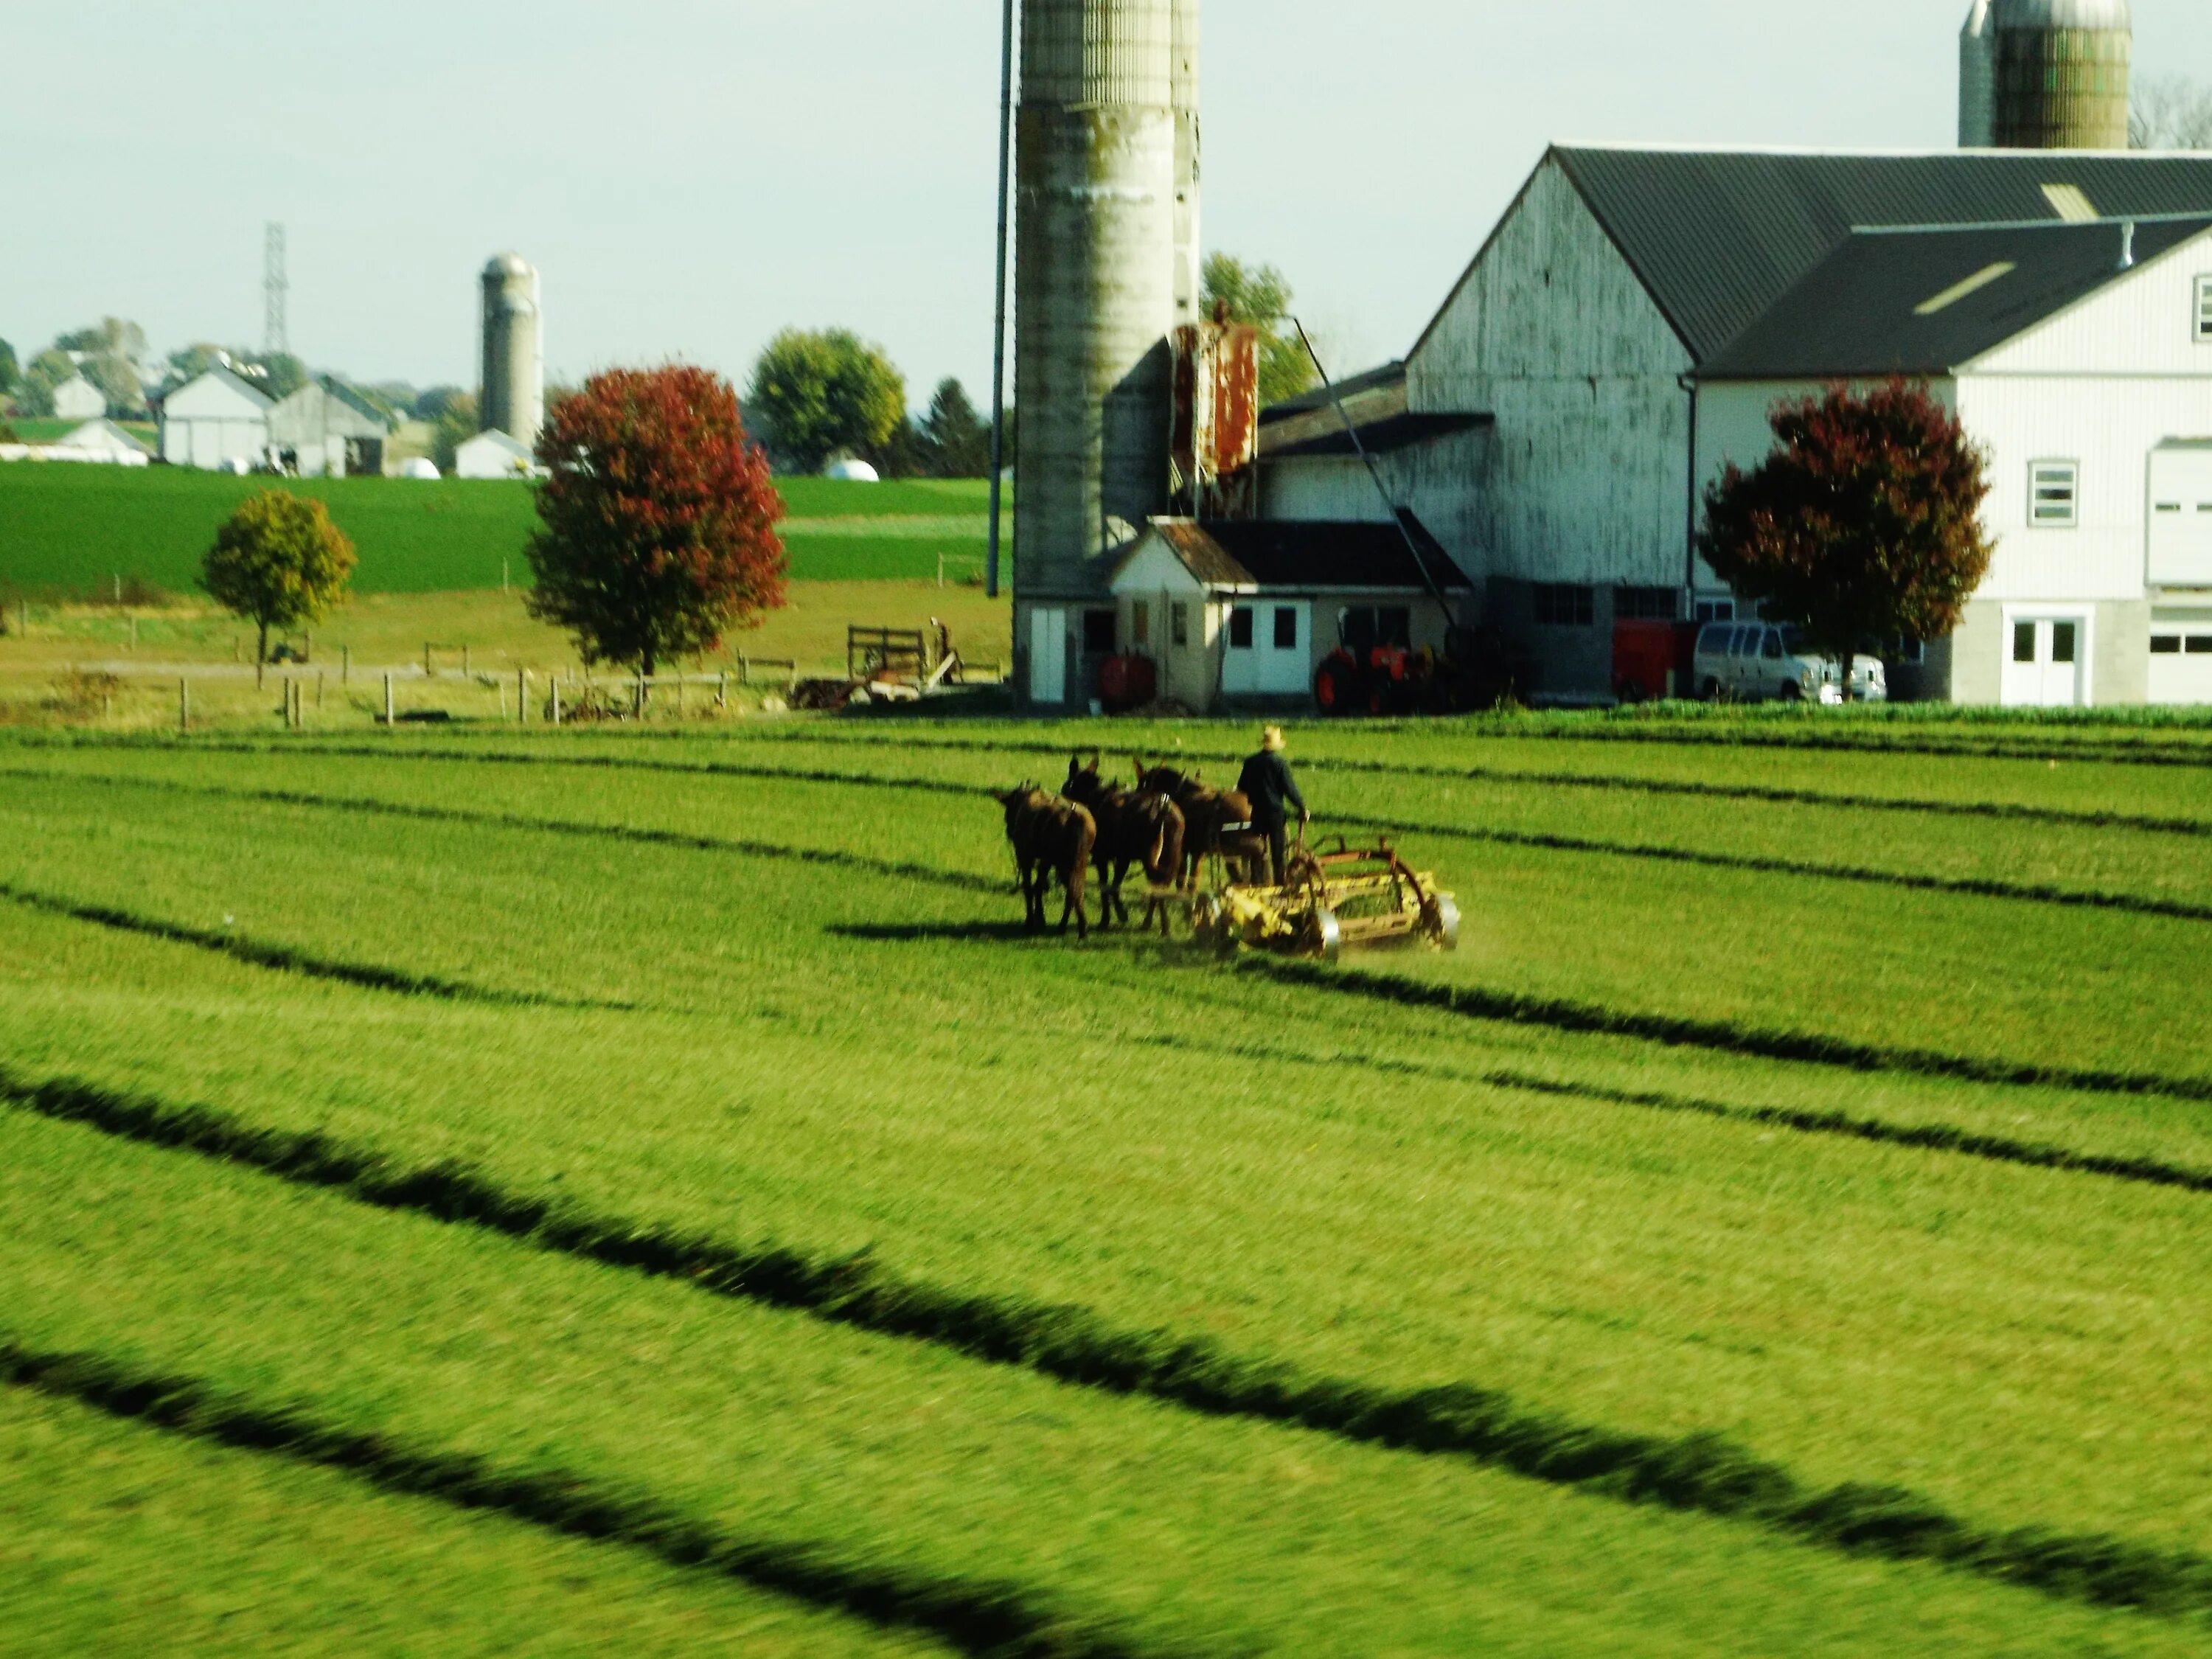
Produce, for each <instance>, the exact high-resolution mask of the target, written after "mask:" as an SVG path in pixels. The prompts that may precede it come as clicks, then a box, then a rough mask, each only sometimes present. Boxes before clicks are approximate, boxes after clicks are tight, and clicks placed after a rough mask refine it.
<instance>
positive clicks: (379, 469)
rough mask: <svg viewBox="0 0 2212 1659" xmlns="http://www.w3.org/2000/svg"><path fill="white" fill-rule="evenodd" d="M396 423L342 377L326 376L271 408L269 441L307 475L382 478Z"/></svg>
mask: <svg viewBox="0 0 2212 1659" xmlns="http://www.w3.org/2000/svg"><path fill="white" fill-rule="evenodd" d="M391 435H392V423H391V422H389V421H387V420H386V419H385V417H384V416H383V415H382V414H380V412H379V411H378V410H377V408H376V406H375V405H374V404H372V403H370V402H369V401H368V399H367V398H364V397H362V395H361V394H360V393H359V392H356V391H355V390H354V389H353V388H352V387H351V386H348V385H346V384H345V382H343V380H337V379H335V378H333V377H332V376H331V375H328V374H325V375H322V376H320V377H319V378H318V379H316V380H310V381H309V382H308V383H307V385H305V386H301V388H300V389H299V390H298V391H296V392H293V393H292V394H291V396H289V398H285V399H284V400H283V402H281V403H279V404H277V405H276V407H275V408H274V409H272V410H270V411H269V444H270V447H271V448H272V449H274V450H276V453H277V459H278V460H279V462H280V463H281V464H282V465H284V466H285V468H286V469H287V470H288V471H292V472H295V473H296V474H298V476H299V477H302V478H320V477H334V478H343V477H348V476H349V475H354V476H363V477H381V476H382V475H383V472H384V446H385V442H386V440H387V439H389V438H390V437H391Z"/></svg>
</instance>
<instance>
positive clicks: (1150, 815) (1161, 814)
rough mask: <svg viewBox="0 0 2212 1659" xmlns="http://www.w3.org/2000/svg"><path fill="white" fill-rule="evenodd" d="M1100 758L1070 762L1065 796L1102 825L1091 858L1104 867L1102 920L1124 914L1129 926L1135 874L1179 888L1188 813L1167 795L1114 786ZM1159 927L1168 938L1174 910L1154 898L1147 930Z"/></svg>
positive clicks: (1148, 909)
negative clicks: (1130, 883)
mask: <svg viewBox="0 0 2212 1659" xmlns="http://www.w3.org/2000/svg"><path fill="white" fill-rule="evenodd" d="M1098 765H1099V757H1097V755H1095V754H1094V755H1093V756H1091V764H1090V765H1088V766H1085V765H1084V764H1083V763H1082V762H1081V760H1080V759H1079V758H1071V759H1070V760H1069V761H1068V763H1067V782H1066V786H1065V787H1063V788H1062V789H1061V791H1060V793H1062V794H1064V795H1066V797H1067V799H1070V800H1072V801H1074V802H1075V803H1076V804H1077V805H1080V806H1083V807H1085V808H1086V809H1088V811H1090V813H1091V817H1092V818H1093V819H1094V820H1095V821H1096V822H1097V825H1098V845H1097V848H1095V849H1094V850H1093V852H1092V854H1091V858H1092V860H1093V861H1094V862H1095V863H1096V864H1097V868H1098V920H1099V924H1100V926H1102V927H1111V926H1113V922H1114V918H1115V915H1120V917H1121V925H1122V926H1123V927H1127V926H1128V924H1129V907H1128V905H1127V903H1125V902H1123V900H1122V897H1121V887H1122V884H1123V883H1125V882H1127V880H1128V878H1129V872H1130V871H1131V870H1132V869H1133V868H1136V867H1138V866H1142V867H1143V869H1144V872H1145V878H1146V884H1147V885H1149V886H1152V887H1173V886H1176V885H1178V884H1180V883H1181V881H1182V843H1183V830H1184V825H1183V816H1182V808H1181V807H1179V806H1177V805H1176V804H1175V803H1174V802H1173V801H1171V800H1170V799H1168V798H1167V797H1166V796H1165V795H1163V794H1159V793H1155V792H1152V791H1144V792H1139V793H1132V792H1131V791H1129V790H1127V789H1124V788H1122V787H1121V786H1120V785H1118V784H1115V783H1111V782H1109V781H1107V780H1106V779H1104V778H1103V777H1101V776H1100V775H1099V773H1098ZM1154 921H1158V923H1159V929H1160V936H1161V937H1162V938H1163V939H1164V938H1166V937H1167V934H1168V922H1169V917H1168V908H1167V906H1165V905H1164V904H1162V903H1161V902H1159V901H1158V899H1156V898H1152V897H1151V896H1147V897H1146V900H1145V919H1144V921H1143V922H1142V923H1141V924H1139V925H1140V926H1141V927H1144V928H1146V930H1149V929H1150V928H1151V927H1152V924H1153V922H1154Z"/></svg>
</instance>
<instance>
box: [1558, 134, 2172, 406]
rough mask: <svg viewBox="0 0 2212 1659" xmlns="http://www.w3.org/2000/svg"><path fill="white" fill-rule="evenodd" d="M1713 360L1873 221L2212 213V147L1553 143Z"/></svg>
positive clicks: (1687, 332)
mask: <svg viewBox="0 0 2212 1659" xmlns="http://www.w3.org/2000/svg"><path fill="white" fill-rule="evenodd" d="M1552 154H1553V158H1554V159H1556V160H1557V161H1558V162H1559V166H1560V167H1562V168H1563V169H1564V170H1565V173H1566V174H1567V176H1568V177H1569V178H1570V179H1571V180H1572V181H1573V182H1574V185H1575V186H1576V188H1577V190H1579V191H1581V193H1582V196H1583V200H1584V201H1586V202H1587V203H1588V204H1589V207H1590V210H1591V211H1592V212H1593V213H1594V214H1595V216H1597V219H1598V222H1600V223H1601V225H1603V226H1604V228H1605V230H1606V232H1607V234H1608V235H1610V236H1611V237H1612V238H1613V242H1614V243H1615V245H1616V246H1619V247H1620V251H1621V252H1622V253H1623V255H1625V256H1626V258H1627V260H1628V262H1629V264H1631V265H1632V266H1633V267H1634V268H1635V270H1636V272H1637V274H1638V276H1640V277H1641V278H1642V279H1643V282H1644V287H1645V288H1646V289H1649V290H1650V294H1651V296H1652V298H1653V300H1654V301H1656V302H1657V304H1658V306H1659V308H1660V309H1661V310H1662V312H1664V313H1666V315H1667V318H1668V321H1669V322H1670V323H1672V324H1673V325H1674V330H1675V331H1676V332H1677V333H1678V334H1680V336H1681V337H1682V341H1683V343H1684V344H1686V346H1687V347H1688V348H1689V349H1690V352H1691V355H1692V356H1693V357H1695V358H1696V359H1697V360H1698V361H1699V362H1701V363H1702V362H1705V361H1707V360H1708V359H1711V358H1712V357H1713V356H1716V355H1717V354H1718V353H1719V352H1720V350H1721V349H1722V348H1723V347H1724V346H1726V345H1727V344H1728V343H1729V342H1730V341H1732V340H1734V339H1735V337H1736V336H1738V335H1739V334H1741V333H1742V332H1743V331H1744V330H1746V329H1747V328H1749V327H1750V326H1751V325H1753V323H1755V322H1757V321H1758V320H1759V318H1761V317H1762V316H1764V315H1765V313H1767V312H1768V311H1769V310H1770V309H1771V307H1773V305H1774V303H1775V301H1778V300H1779V299H1780V298H1782V296H1783V295H1785V294H1787V293H1788V292H1789V291H1790V289H1792V288H1794V287H1795V286H1796V284H1797V283H1800V282H1802V280H1803V279H1804V278H1805V277H1806V276H1807V275H1808V273H1810V272H1811V271H1812V270H1813V269H1814V266H1816V265H1818V264H1820V263H1821V262H1822V261H1823V260H1824V259H1826V258H1827V257H1828V255H1829V254H1830V253H1832V252H1834V250H1835V249H1836V248H1837V247H1838V245H1840V244H1841V243H1842V242H1843V241H1844V239H1845V238H1846V237H1847V236H1849V235H1850V233H1851V231H1852V230H1853V229H1855V228H1861V227H1869V226H1877V225H1967V224H1995V223H2000V222H2016V221H2033V220H2039V221H2048V222H2053V223H2057V222H2063V221H2064V220H2066V219H2067V218H2069V217H2075V216H2081V213H2082V210H2083V209H2084V207H2086V209H2087V212H2088V213H2090V214H2093V215H2095V216H2103V217H2106V218H2124V217H2129V216H2143V217H2149V216H2156V215H2165V214H2190V213H2212V156H2204V155H2118V154H2112V153H2109V152H2105V151H2068V150H2021V151H1998V150H1962V151H1955V152H1945V153H1938V154H1931V155H1819V154H1810V153H1807V154H1797V153H1788V152H1773V151H1757V150H1690V149H1681V150H1675V149H1658V150H1654V149H1607V148H1599V147H1589V148H1579V147H1569V148H1561V149H1555V150H1553V152H1552Z"/></svg>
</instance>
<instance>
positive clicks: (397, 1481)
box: [0, 1331, 1194, 1659]
mask: <svg viewBox="0 0 2212 1659" xmlns="http://www.w3.org/2000/svg"><path fill="white" fill-rule="evenodd" d="M0 1383H7V1384H11V1385H13V1386H15V1387H17V1388H21V1389H30V1390H33V1391H34V1392H37V1393H39V1394H42V1395H47V1396H48V1397H50V1398H53V1399H58V1400H66V1401H72V1402H74V1403H76V1404H77V1405H81V1406H86V1407H91V1408H92V1409H94V1410H96V1411H100V1412H103V1413H106V1414H107V1415H108V1416H111V1417H114V1418H119V1419H125V1420H127V1421H131V1422H136V1423H143V1424H146V1425H151V1426H153V1427H155V1428H159V1429H165V1430H167V1431H171V1432H173V1433H177V1434H182V1435H187V1436H190V1437H192V1438H195V1439H199V1440H206V1441H210V1442H213V1443H216V1444H218V1445H222V1446H226V1447H229V1448H232V1449H237V1450H241V1451H251V1452H260V1453H264V1454H267V1455H275V1456H281V1457H286V1458H290V1459H293V1460H295V1461H296V1462H303V1463H311V1464H314V1465H317V1466H319V1467H321V1468H328V1469H335V1470H337V1471H340V1472H341V1473H343V1474H349V1475H351V1476H353V1477H355V1478H356V1479H357V1480H363V1481H366V1482H367V1483H368V1484H369V1485H371V1486H375V1487H378V1488H380V1490H383V1491H386V1492H396V1493H400V1494H403V1495H405V1496H408V1497H412V1498H431V1499H434V1500H436V1501H439V1502H442V1503H445V1504H452V1505H453V1506H455V1507H457V1508H460V1509H466V1510H484V1511H487V1512H491V1513H495V1514H499V1515H502V1516H507V1517H508V1518H510V1519H513V1520H516V1521H520V1522H526V1523H527V1524H529V1525H532V1526H534V1527H538V1528H544V1529H545V1530H546V1531H549V1532H554V1533H558V1534H562V1535H563V1536H566V1537H569V1538H576V1539H581V1540H583V1541H587V1542H591V1543H599V1544H617V1545H623V1546H627V1547H629V1548H632V1549H637V1550H642V1551H644V1552H646V1553H648V1554H651V1555H653V1556H656V1557H658V1558H659V1559H661V1560H663V1561H665V1562H667V1563H668V1564H669V1565H671V1566H675V1567H678V1568H682V1569H684V1570H685V1571H696V1572H706V1573H712V1574H714V1575H717V1576H719V1577H725V1578H730V1579H734V1580H737V1581H738V1582H740V1583H746V1584H750V1585H751V1586H753V1587H755V1588H757V1589H765V1590H769V1591H772V1592H774V1593H775V1594H777V1595H786V1596H789V1597H791V1598H792V1599H793V1600H794V1601H805V1602H808V1603H810V1604H811V1605H813V1606H816V1607H825V1608H829V1609H831V1610H834V1611H836V1612H839V1613H846V1614H848V1615H850V1616H852V1617H854V1618H857V1619H860V1620H866V1621H867V1622H868V1623H870V1624H873V1625H878V1626H888V1627H891V1628H896V1629H904V1630H911V1631H918V1632H926V1633H927V1634H928V1635H931V1636H933V1637H936V1638H939V1640H941V1641H943V1642H944V1643H945V1644H947V1645H948V1646H950V1647H951V1648H952V1649H953V1650H955V1651H957V1652H960V1653H969V1654H976V1655H988V1656H992V1659H998V1656H1001V1655H1004V1656H1019V1659H1146V1656H1147V1655H1158V1656H1160V1659H1168V1654H1169V1650H1165V1649H1164V1648H1161V1647H1159V1646H1158V1645H1147V1646H1143V1647H1140V1646H1139V1645H1138V1644H1135V1643H1134V1642H1133V1641H1132V1640H1130V1639H1129V1638H1127V1637H1126V1636H1125V1635H1123V1634H1121V1633H1120V1632H1118V1631H1117V1630H1116V1629H1115V1627H1114V1626H1113V1624H1112V1622H1111V1621H1110V1620H1107V1619H1105V1618H1104V1617H1103V1616H1099V1615H1093V1614H1088V1613H1078V1612H1075V1611H1073V1610H1071V1609H1066V1608H1062V1607H1055V1606H1054V1605H1053V1604H1052V1603H1051V1602H1050V1601H1048V1600H1047V1599H1046V1598H1045V1597H1043V1596H1042V1595H1039V1594H1037V1593H1036V1592H1035V1591H1033V1590H1031V1589H1028V1588H1026V1587H1024V1586H1022V1585H1019V1584H1015V1583H994V1582H989V1581H977V1580H965V1579H961V1578H957V1577H951V1576H944V1575H936V1574H931V1573H926V1572H921V1571H916V1570H915V1569H912V1568H904V1567H890V1566H884V1565H878V1564H875V1563H871V1562H866V1561H854V1560H852V1559H848V1558H846V1557H844V1556H842V1554H840V1553H838V1552H836V1551H834V1550H832V1549H830V1548H829V1547H825V1546H823V1545H821V1544H817V1543H814V1542H811V1541H805V1540H798V1539H776V1538H766V1537H750V1538H749V1537H744V1536H741V1535H738V1534H732V1533H729V1532H726V1531H724V1530H723V1529H721V1528H717V1527H715V1526H714V1525H713V1524H712V1523H710V1522H706V1521H702V1520H700V1519H698V1518H696V1516H690V1515H689V1514H686V1513H685V1512H684V1510H682V1509H680V1508H678V1507H677V1506H676V1505H674V1504H669V1503H666V1502H665V1501H663V1500H662V1499H659V1498H655V1497H653V1495H651V1494H650V1493H647V1492H635V1491H623V1490H620V1489H617V1488H614V1487H611V1486H606V1485H605V1484H603V1483H600V1482H597V1481H594V1480H590V1479H589V1478H587V1477H586V1476H583V1475H580V1474H571V1473H568V1472H567V1471H564V1470H560V1469H551V1468H543V1467H540V1468H532V1469H529V1470H526V1471H525V1470H517V1469H507V1468H500V1467H499V1466H498V1465H496V1464H495V1463H493V1462H490V1461H489V1460H488V1459H485V1458H483V1457H479V1456H477V1455H473V1454H470V1453H465V1452H457V1451H452V1450H447V1449H443V1448H438V1447H428V1446H421V1445H413V1444H410V1443H408V1442H406V1441H405V1440H403V1439H400V1438H398V1437H393V1436H391V1435H387V1434H384V1433H381V1432H379V1431H374V1430H368V1429H358V1428H352V1427H348V1426H345V1425H341V1424H337V1423H333V1422H330V1421H328V1420H326V1419H322V1418H320V1417H318V1416H317V1415H316V1414H315V1413H313V1412H311V1411H309V1410H307V1408H305V1407H300V1406H296V1405H285V1404H276V1403H269V1402H262V1401H253V1400H250V1399H246V1398H244V1397H242V1396H240V1395H235V1394H233V1393H230V1392H228V1391H227V1390H224V1389H218V1388H216V1387H214V1386H212V1385H210V1383H205V1382H204V1381H201V1380H199V1379H197V1378H193V1377H188V1376H165V1375H162V1374H160V1373H157V1372H151V1371H147V1370H139V1369H137V1368H134V1367H131V1366H128V1365H125V1364H123V1363H121V1362H119V1361H117V1360H114V1359H111V1358H106V1357H105V1356H102V1355H99V1354H90V1353H68V1352H46V1351H41V1350H39V1349H36V1348H33V1347H29V1346H25V1345H24V1344H22V1343H21V1342H20V1341H17V1340H14V1339H13V1338H12V1337H10V1336H9V1335H8V1334H6V1333H5V1332H4V1331H0ZM1178 1651H1180V1652H1190V1651H1194V1650H1178Z"/></svg>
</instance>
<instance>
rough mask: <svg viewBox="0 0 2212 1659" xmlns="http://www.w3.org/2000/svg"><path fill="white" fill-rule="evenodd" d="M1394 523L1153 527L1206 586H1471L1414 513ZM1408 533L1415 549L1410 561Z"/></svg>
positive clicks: (1171, 523) (1175, 523)
mask: <svg viewBox="0 0 2212 1659" xmlns="http://www.w3.org/2000/svg"><path fill="white" fill-rule="evenodd" d="M1399 516H1400V518H1401V520H1403V522H1404V526H1405V527H1404V529H1402V530H1401V528H1400V527H1399V526H1397V525H1395V524H1367V523H1322V522H1297V521H1292V520H1269V521H1261V520H1207V521H1206V523H1204V524H1199V523H1196V522H1194V520H1188V519H1157V520H1153V523H1152V528H1153V529H1154V530H1156V531H1158V532H1159V535H1160V537H1161V538H1162V539H1163V540H1164V541H1165V542H1166V543H1167V544H1168V546H1169V547H1170V548H1171V549H1173V550H1174V551H1175V554H1176V557H1177V558H1178V559H1180V560H1181V561H1182V564H1183V568H1185V569H1187V570H1188V571H1189V572H1190V573H1191V574H1192V575H1194V576H1195V577H1197V578H1198V580H1200V581H1201V582H1203V583H1205V584H1206V586H1209V587H1236V588H1242V587H1258V588H1281V589H1288V590H1292V591H1310V590H1314V589H1318V588H1346V589H1352V590H1362V589H1376V590H1391V591H1404V592H1417V591H1419V590H1421V589H1424V588H1429V587H1439V588H1445V589H1452V588H1461V589H1464V588H1466V587H1467V586H1468V585H1469V584H1468V580H1467V577H1466V576H1465V575H1464V574H1462V572H1461V570H1460V568H1459V567H1458V566H1457V565H1455V564H1454V563H1453V562H1452V560H1451V555H1450V554H1449V553H1447V552H1445V551H1444V549H1443V544H1442V543H1440V542H1439V541H1437V538H1435V537H1434V536H1432V535H1431V534H1430V533H1429V531H1428V527H1427V526H1425V525H1424V524H1422V522H1421V521H1420V520H1419V519H1418V518H1416V517H1414V516H1413V513H1407V512H1403V511H1401V513H1400V514H1399ZM1407 532H1411V535H1412V539H1413V546H1414V547H1415V548H1418V549H1419V550H1420V562H1419V563H1418V564H1417V563H1415V562H1414V556H1413V550H1412V549H1409V548H1408V547H1407V544H1406V543H1407Z"/></svg>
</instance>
